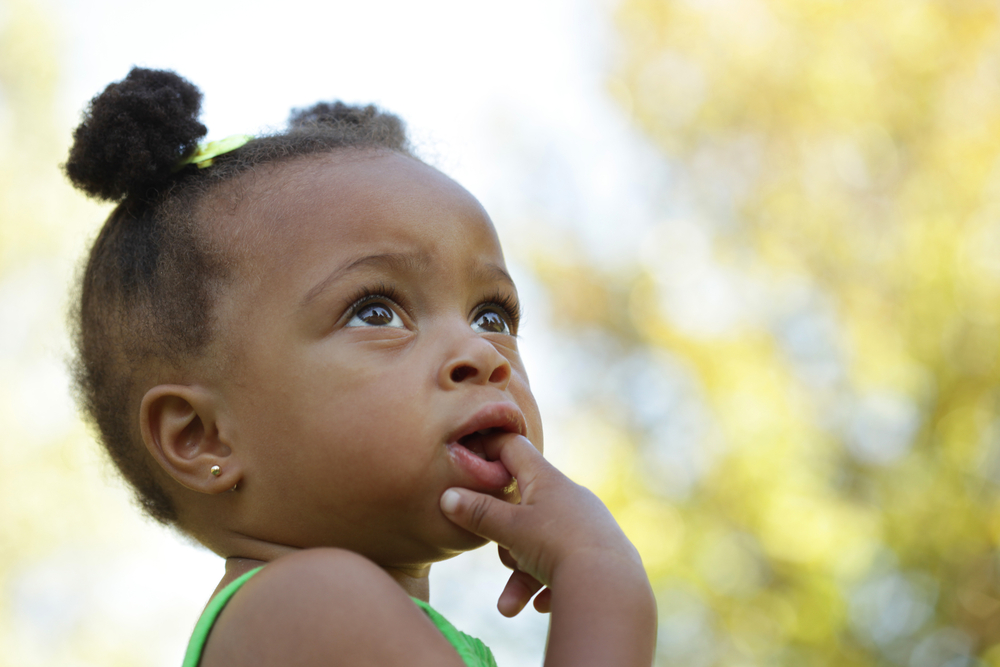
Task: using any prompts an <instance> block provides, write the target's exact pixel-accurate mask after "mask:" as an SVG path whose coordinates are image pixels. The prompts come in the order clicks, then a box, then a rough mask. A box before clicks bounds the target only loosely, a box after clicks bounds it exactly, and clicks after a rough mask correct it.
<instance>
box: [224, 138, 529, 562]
mask: <svg viewBox="0 0 1000 667" xmlns="http://www.w3.org/2000/svg"><path fill="white" fill-rule="evenodd" d="M253 178H255V179H257V181H256V182H255V183H254V186H255V188H257V187H261V186H263V190H264V191H266V192H268V193H269V194H268V195H267V196H265V197H258V198H255V200H254V201H253V202H252V203H251V204H249V205H242V204H241V205H240V206H239V208H238V210H236V212H235V216H233V218H232V219H233V220H236V219H239V220H240V222H239V224H240V226H241V227H242V228H244V229H247V230H256V231H251V233H256V232H262V233H263V234H264V235H265V237H266V238H267V242H266V243H259V244H257V246H258V248H257V249H256V250H254V251H252V252H251V256H250V257H249V258H248V259H247V260H246V261H244V262H241V266H242V267H243V269H240V270H243V271H248V272H247V274H246V278H247V279H245V280H238V281H237V284H236V285H235V286H234V287H233V288H231V289H230V290H229V291H228V292H227V293H226V295H225V297H224V298H223V303H222V304H221V307H220V324H221V325H222V327H223V329H224V330H226V331H227V333H226V334H224V336H223V338H222V341H223V342H224V344H225V345H226V346H227V347H228V348H229V352H230V353H231V356H232V359H233V360H234V362H233V363H232V364H231V368H230V372H229V373H228V374H227V376H226V377H225V379H224V380H223V381H222V384H221V387H220V393H221V395H222V396H223V405H224V408H223V410H222V411H220V418H219V420H218V424H219V430H220V436H221V437H222V438H223V440H224V441H226V442H228V443H229V444H230V446H231V448H232V451H233V455H234V456H235V457H236V458H237V460H238V461H239V463H240V465H241V466H242V471H243V479H242V481H241V483H240V494H241V514H240V516H239V517H238V518H237V523H238V525H237V526H236V529H237V530H239V531H240V532H241V533H243V534H245V535H250V536H252V537H254V538H256V539H260V540H266V541H269V542H273V543H277V544H283V545H291V546H296V547H314V546H338V547H343V548H348V549H351V550H354V551H357V552H359V553H362V554H364V555H366V556H368V557H369V558H371V559H372V560H374V561H376V562H378V563H380V564H382V565H384V566H389V565H407V564H416V563H421V562H430V561H433V560H439V559H441V558H445V557H448V556H449V555H452V554H454V553H456V552H458V551H462V550H466V549H469V548H472V547H475V546H478V545H480V544H481V543H482V542H483V541H484V540H482V539H481V538H478V537H476V536H473V535H471V534H470V533H467V532H465V531H464V530H462V529H460V528H458V527H457V526H455V525H454V524H452V523H451V522H450V521H448V519H446V518H445V517H444V515H443V514H442V513H441V511H440V509H439V505H438V503H439V499H440V497H441V494H442V493H443V492H444V491H445V489H447V488H449V487H452V486H462V487H466V488H470V489H475V490H478V491H483V492H487V493H491V494H493V495H496V496H504V495H507V494H509V493H511V490H510V481H511V480H510V478H509V476H508V475H507V473H506V471H505V469H504V468H503V465H502V464H501V463H499V462H490V461H486V460H484V458H482V455H483V454H484V449H483V446H484V445H485V444H486V441H488V440H489V439H491V438H497V437H501V436H499V435H495V433H502V432H505V431H514V432H518V433H521V434H523V435H525V436H527V437H528V439H530V440H531V441H532V442H533V443H534V444H535V446H537V447H539V448H541V445H542V430H541V420H540V418H539V414H538V408H537V406H536V404H535V400H534V398H533V397H532V395H531V390H530V389H529V387H528V379H527V376H526V374H525V370H524V366H523V365H522V363H521V358H520V356H519V354H518V350H517V340H516V338H515V336H514V334H515V333H516V327H517V322H516V319H517V314H516V311H517V292H516V290H515V287H514V284H513V282H512V281H511V279H510V277H509V275H508V273H507V270H506V267H505V265H504V259H503V253H502V251H501V249H500V244H499V242H498V240H497V236H496V232H495V230H494V229H493V225H492V223H491V222H490V220H489V217H488V216H487V215H486V213H485V211H484V210H483V209H482V207H481V206H480V205H479V203H478V202H477V201H476V200H475V199H474V198H473V197H472V196H471V195H470V194H469V193H468V192H466V191H465V190H464V189H463V188H462V187H461V186H459V185H458V184H456V183H455V182H454V181H452V180H450V179H449V178H447V177H446V176H444V175H443V174H441V173H440V172H438V171H436V170H434V169H432V168H430V167H427V166H425V165H423V164H420V163H419V162H417V161H415V160H412V159H410V158H406V157H403V156H400V155H397V154H391V153H373V152H361V153H352V152H341V153H337V154H332V155H324V156H319V157H316V158H309V159H304V160H299V161H296V162H293V163H291V164H288V165H284V166H278V167H276V168H275V169H274V170H273V171H272V172H270V173H267V172H265V173H263V174H258V175H255V176H253ZM223 224H225V223H223ZM247 267H250V268H249V270H248V269H247ZM254 276H257V277H259V278H260V279H259V280H254V279H253V277H254ZM483 430H487V432H486V433H485V434H480V435H477V433H476V432H478V431H483Z"/></svg>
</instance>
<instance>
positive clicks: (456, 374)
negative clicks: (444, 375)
mask: <svg viewBox="0 0 1000 667" xmlns="http://www.w3.org/2000/svg"><path fill="white" fill-rule="evenodd" d="M477 372H478V371H477V370H476V369H475V368H473V367H472V366H458V367H457V368H455V369H454V370H452V372H451V381H452V382H462V381H463V380H467V379H469V378H471V377H475V375H476V373H477Z"/></svg>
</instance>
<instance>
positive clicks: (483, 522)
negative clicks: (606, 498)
mask: <svg viewBox="0 0 1000 667" xmlns="http://www.w3.org/2000/svg"><path fill="white" fill-rule="evenodd" d="M496 446H497V447H498V448H499V449H500V451H499V453H498V454H499V457H500V460H501V461H503V463H504V465H505V466H506V467H507V470H509V471H510V472H511V474H512V475H514V477H515V478H516V479H517V483H518V487H519V489H520V491H521V504H520V505H511V504H509V503H505V502H503V501H501V500H498V499H496V498H493V497H491V496H487V495H483V494H480V493H475V492H473V491H469V490H468V489H449V490H448V491H446V492H445V494H444V496H442V499H441V508H442V510H443V511H444V513H445V515H446V516H447V517H448V518H450V519H451V520H452V521H454V522H455V523H457V524H458V525H460V526H462V527H463V528H465V529H466V530H469V531H471V532H473V533H476V534H477V535H482V536H483V537H488V538H490V539H492V540H495V541H496V542H497V543H498V544H499V545H500V547H501V549H502V550H501V557H503V558H505V561H506V562H507V564H508V565H512V564H513V565H516V571H515V573H514V575H512V577H511V581H510V582H509V583H508V585H507V588H506V589H505V590H504V593H503V595H502V596H501V601H500V603H499V606H500V608H501V611H503V612H504V613H505V614H506V615H513V614H514V613H517V611H518V610H519V609H520V608H521V607H522V606H523V605H524V604H525V602H526V601H527V598H528V597H530V595H531V593H533V592H534V591H535V590H537V589H538V588H539V587H540V586H541V585H545V586H548V591H544V592H543V593H542V594H541V595H540V597H541V600H537V599H536V602H535V606H536V607H538V608H539V609H540V610H545V609H546V608H548V607H549V606H551V611H552V622H551V628H550V633H549V643H548V649H547V651H546V655H545V666H546V667H563V666H567V667H568V666H573V667H586V666H588V665H595V666H596V665H621V666H629V667H631V666H635V667H640V666H642V667H648V665H651V664H652V662H653V653H654V650H655V644H656V603H655V600H654V599H653V593H652V589H651V588H650V585H649V579H648V578H647V577H646V573H645V570H644V569H643V567H642V561H641V560H640V558H639V554H638V552H637V551H636V550H635V548H634V547H633V546H632V544H631V542H629V541H628V538H626V537H625V535H624V533H622V532H621V529H620V528H619V527H618V524H617V523H615V520H614V518H612V516H611V513H610V512H608V510H607V508H606V507H605V506H604V504H603V503H602V502H601V501H600V500H599V499H598V498H597V497H596V496H595V495H594V494H592V493H591V492H590V491H588V490H586V489H584V488H583V487H581V486H579V485H577V484H574V483H573V482H572V481H570V480H569V479H568V478H567V477H566V476H565V475H563V474H562V473H560V472H559V471H558V470H556V469H555V468H554V467H552V466H551V465H550V464H549V463H548V462H547V461H545V459H544V458H542V455H541V454H540V453H539V452H538V451H537V450H535V448H534V447H533V446H532V445H531V443H529V442H528V441H527V440H526V439H524V438H522V437H520V436H511V437H509V438H504V439H503V440H502V441H500V442H499V443H497V445H496ZM489 455H490V458H494V457H495V456H496V455H497V453H496V452H494V453H489ZM504 549H506V551H507V552H508V554H506V555H505V554H504V551H503V550H504Z"/></svg>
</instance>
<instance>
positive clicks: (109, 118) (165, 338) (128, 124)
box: [64, 68, 414, 525]
mask: <svg viewBox="0 0 1000 667" xmlns="http://www.w3.org/2000/svg"><path fill="white" fill-rule="evenodd" d="M201 97H202V95H201V92H200V91H199V90H198V89H197V88H196V87H195V86H194V85H192V84H191V83H189V82H188V81H186V80H185V79H183V78H181V77H180V76H178V75H177V74H175V73H174V72H170V71H163V70H149V69H140V68H133V69H132V71H131V72H129V74H128V76H127V77H126V78H125V79H124V80H122V81H120V82H117V83H113V84H111V85H109V86H108V87H107V88H106V89H105V90H104V92H102V93H101V94H100V95H98V96H97V97H95V98H94V99H93V100H91V101H90V104H89V106H88V108H87V110H86V112H85V113H84V118H83V122H81V123H80V126H79V127H78V128H77V129H76V131H75V132H74V134H73V140H74V141H73V146H72V148H71V149H70V154H69V159H68V160H67V162H66V164H65V165H64V168H65V171H66V174H67V176H68V177H69V179H70V180H71V181H72V182H73V184H74V185H75V186H76V187H78V188H79V189H81V190H83V191H84V192H86V193H87V194H89V195H91V196H93V197H96V198H99V199H103V200H107V201H112V202H116V203H117V206H116V208H115V209H114V210H113V211H112V213H111V215H110V216H109V217H108V219H107V221H105V223H104V226H103V228H102V229H101V230H100V232H99V234H98V236H97V239H96V240H95V241H94V244H93V246H92V247H91V249H90V254H89V255H88V257H87V260H86V263H85V265H84V267H83V272H82V275H81V277H80V280H79V285H78V290H79V291H78V298H77V299H76V302H75V307H74V309H73V313H72V317H71V322H72V327H73V333H74V341H75V347H76V357H75V360H74V368H73V376H74V381H75V386H76V392H77V396H78V400H79V402H80V404H81V406H82V408H83V409H84V411H85V412H86V415H87V416H88V418H89V419H90V420H91V421H92V422H93V424H94V425H95V426H96V427H97V430H98V433H99V436H100V440H101V442H102V444H103V445H104V448H105V449H106V450H107V453H108V455H109V456H110V458H111V460H112V461H113V462H114V464H115V465H116V466H117V467H118V469H119V471H120V472H121V473H122V475H123V476H124V477H125V479H126V480H127V481H128V482H129V484H130V485H131V486H132V488H133V490H134V492H135V498H136V500H137V502H138V504H139V505H140V507H141V508H142V509H143V510H144V511H145V512H146V513H147V514H148V515H149V516H151V517H153V518H155V519H156V520H158V521H160V522H161V523H164V524H168V525H170V524H176V523H177V520H178V516H177V511H176V508H175V507H174V505H173V503H172V501H171V498H170V497H169V495H168V494H167V493H166V491H165V490H164V488H163V487H162V485H161V484H160V483H159V481H158V479H157V476H156V474H155V473H154V468H153V466H155V463H154V462H153V460H152V458H151V457H150V455H149V454H148V452H147V451H146V448H145V447H144V446H143V444H142V441H141V437H140V435H139V428H138V421H137V412H138V410H137V409H136V406H137V405H138V401H139V400H140V399H141V397H139V396H136V395H134V394H135V393H136V392H137V391H138V389H139V385H140V380H141V377H142V375H141V374H142V373H144V372H147V371H148V369H150V368H155V367H158V366H165V367H168V368H172V367H179V366H182V365H183V364H185V363H188V362H190V361H192V360H194V359H197V358H198V357H199V355H202V354H204V353H205V350H206V347H207V346H208V344H209V343H210V342H212V340H213V337H214V334H215V332H214V331H213V306H214V303H215V295H216V294H218V292H219V288H220V287H221V286H223V285H224V284H225V281H226V280H227V279H228V278H229V277H230V262H229V261H228V260H227V257H229V255H231V253H232V251H233V249H231V248H219V247H215V245H217V243H218V242H216V241H210V240H209V235H208V234H206V233H205V228H204V224H206V223H205V221H199V219H198V216H197V215H196V210H197V208H198V206H199V205H200V204H201V203H202V202H203V201H205V200H206V198H207V197H209V196H211V195H212V194H213V193H215V192H218V189H219V187H220V186H221V185H222V184H224V183H227V182H229V181H232V180H233V179H235V178H237V177H239V176H240V175H241V174H244V173H246V172H248V171H249V170H251V169H253V168H254V167H256V166H258V165H261V164H264V163H269V162H278V161H290V160H295V159H297V158H300V157H303V156H308V155H315V154H320V153H328V152H332V151H336V150H339V149H343V148H369V149H382V150H389V151H394V152H397V153H400V154H403V155H407V156H410V157H414V155H413V152H412V150H411V148H410V144H409V141H408V139H407V137H406V131H405V127H404V125H403V123H402V121H401V120H400V119H399V118H398V117H396V116H394V115H392V114H389V113H385V112H383V111H380V110H379V109H377V108H376V107H374V106H371V105H368V106H350V105H346V104H343V103H341V102H334V103H332V104H330V103H320V104H316V105H315V106H312V107H310V108H308V109H300V110H294V111H293V112H292V115H291V118H290V120H289V125H288V128H287V129H286V130H285V131H284V132H281V133H277V134H272V135H268V136H262V137H257V138H254V139H252V140H251V141H249V142H248V143H247V144H245V145H244V146H242V147H240V148H238V149H236V150H235V151H232V152H229V153H226V154H223V155H221V156H219V157H216V158H215V160H214V161H213V164H212V166H211V167H210V168H207V169H199V168H198V167H197V166H195V165H187V166H185V167H183V168H181V169H178V168H177V165H178V164H179V163H181V161H182V160H183V159H184V158H186V157H188V156H190V155H191V154H192V153H193V152H194V151H195V150H196V148H197V143H198V140H199V139H200V138H202V137H203V136H205V134H206V128H205V126H204V125H202V124H201V123H200V122H199V121H198V115H199V112H200V107H201ZM209 224H210V222H209Z"/></svg>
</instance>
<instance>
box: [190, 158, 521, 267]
mask: <svg viewBox="0 0 1000 667" xmlns="http://www.w3.org/2000/svg"><path fill="white" fill-rule="evenodd" d="M228 194H229V197H228V198H226V197H222V198H219V199H217V200H216V201H215V202H213V203H212V204H211V205H210V208H211V209H212V210H211V211H209V212H208V214H209V216H210V217H211V218H212V219H213V220H212V225H211V226H212V231H211V232H210V233H212V234H219V235H220V236H221V237H222V238H220V239H219V241H221V245H223V246H224V247H225V246H228V247H230V248H236V249H237V252H236V255H237V256H238V258H239V260H242V261H239V264H241V265H243V266H242V268H243V269H245V270H247V271H249V272H250V273H254V272H257V271H264V272H268V271H269V270H271V269H273V268H274V264H276V263H277V264H280V263H281V262H282V261H283V260H285V261H288V260H291V259H292V258H293V257H299V258H303V255H305V256H309V255H317V254H329V253H331V252H335V253H336V254H338V255H351V254H357V253H369V252H385V253H395V252H413V253H421V254H427V253H429V252H430V251H431V250H432V246H439V245H441V242H442V241H444V240H454V239H453V238H452V237H454V236H456V235H460V236H462V237H463V238H462V239H461V240H463V241H464V242H465V245H472V246H477V247H479V248H480V249H484V248H486V247H488V248H489V249H490V250H495V251H496V252H497V253H499V252H500V248H499V242H498V241H497V238H496V232H495V231H494V229H493V225H492V223H491V222H490V219H489V216H488V215H487V214H486V212H485V211H484V210H483V208H482V206H481V205H480V204H479V202H478V201H477V200H476V199H475V198H474V197H473V196H472V195H471V194H469V192H468V191H466V190H465V189H464V188H463V187H462V186H460V185H458V184H457V183H456V182H455V181H453V180H451V179H450V178H448V177H447V176H445V175H444V174H442V173H441V172H439V171H438V170H436V169H434V168H432V167H429V166H427V165H425V164H423V163H421V162H419V161H417V160H415V159H413V158H410V157H407V156H404V155H399V154H397V153H394V152H389V151H374V150H357V149H344V150H341V151H337V152H334V153H325V154H322V155H317V156H310V157H307V158H302V159H299V160H295V161H293V162H289V163H278V164H271V165H266V166H265V168H263V169H261V170H259V171H257V172H254V173H252V174H248V175H246V177H244V178H243V179H240V180H238V181H237V182H236V183H234V184H233V186H232V190H231V192H230V193H228ZM227 199H228V200H227ZM501 261H502V259H501ZM241 273H242V271H241Z"/></svg>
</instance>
